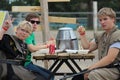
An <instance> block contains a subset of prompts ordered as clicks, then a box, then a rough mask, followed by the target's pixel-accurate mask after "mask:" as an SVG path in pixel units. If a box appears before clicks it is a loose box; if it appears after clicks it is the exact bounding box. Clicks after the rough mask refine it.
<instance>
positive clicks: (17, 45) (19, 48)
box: [10, 35, 23, 53]
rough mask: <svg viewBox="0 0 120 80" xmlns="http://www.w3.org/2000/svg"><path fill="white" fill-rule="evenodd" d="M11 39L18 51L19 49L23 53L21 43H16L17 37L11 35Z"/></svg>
mask: <svg viewBox="0 0 120 80" xmlns="http://www.w3.org/2000/svg"><path fill="white" fill-rule="evenodd" d="M10 37H11V38H12V39H13V41H14V42H15V45H16V47H17V49H18V50H19V51H20V52H21V53H23V51H22V49H21V47H20V45H19V43H18V42H17V41H16V39H15V37H14V36H13V35H10Z"/></svg>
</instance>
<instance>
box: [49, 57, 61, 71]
mask: <svg viewBox="0 0 120 80" xmlns="http://www.w3.org/2000/svg"><path fill="white" fill-rule="evenodd" d="M58 61H59V60H58V59H57V60H55V62H54V63H53V64H52V65H51V67H50V68H49V70H50V71H52V69H53V68H54V67H55V66H56V64H57V63H58Z"/></svg>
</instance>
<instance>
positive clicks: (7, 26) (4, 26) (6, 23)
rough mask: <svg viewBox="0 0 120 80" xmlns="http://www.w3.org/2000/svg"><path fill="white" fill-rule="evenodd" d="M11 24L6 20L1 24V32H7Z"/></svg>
mask: <svg viewBox="0 0 120 80" xmlns="http://www.w3.org/2000/svg"><path fill="white" fill-rule="evenodd" d="M11 24H12V21H11V20H6V21H5V22H4V23H3V26H2V28H3V30H5V31H7V30H8V28H9V27H11Z"/></svg>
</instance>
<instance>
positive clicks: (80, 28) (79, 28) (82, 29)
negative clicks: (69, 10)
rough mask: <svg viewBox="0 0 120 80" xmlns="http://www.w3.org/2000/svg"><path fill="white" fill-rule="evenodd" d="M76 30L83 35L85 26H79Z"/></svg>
mask: <svg viewBox="0 0 120 80" xmlns="http://www.w3.org/2000/svg"><path fill="white" fill-rule="evenodd" d="M77 31H78V32H79V34H80V35H85V28H84V27H83V26H79V27H78V29H77Z"/></svg>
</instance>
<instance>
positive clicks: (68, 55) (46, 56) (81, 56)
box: [33, 52, 95, 60]
mask: <svg viewBox="0 0 120 80" xmlns="http://www.w3.org/2000/svg"><path fill="white" fill-rule="evenodd" d="M94 58H95V55H94V54H93V53H88V54H80V53H66V52H63V53H55V54H49V53H44V54H41V53H39V54H37V55H33V59H36V60H44V59H94Z"/></svg>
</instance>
